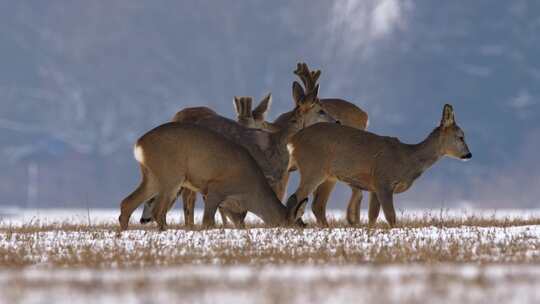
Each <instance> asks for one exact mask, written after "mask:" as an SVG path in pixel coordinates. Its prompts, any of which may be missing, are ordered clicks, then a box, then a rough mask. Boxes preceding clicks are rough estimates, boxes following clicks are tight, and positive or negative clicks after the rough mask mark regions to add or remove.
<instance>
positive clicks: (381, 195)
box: [377, 189, 396, 227]
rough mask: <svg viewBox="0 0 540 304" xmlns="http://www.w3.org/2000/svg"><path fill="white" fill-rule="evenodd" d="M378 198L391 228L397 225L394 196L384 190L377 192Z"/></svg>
mask: <svg viewBox="0 0 540 304" xmlns="http://www.w3.org/2000/svg"><path fill="white" fill-rule="evenodd" d="M377 198H378V199H379V203H380V205H381V206H382V209H383V212H384V217H385V218H386V221H387V222H388V225H390V227H394V226H395V225H396V211H395V210H394V194H393V193H392V191H391V190H387V189H383V190H379V191H377Z"/></svg>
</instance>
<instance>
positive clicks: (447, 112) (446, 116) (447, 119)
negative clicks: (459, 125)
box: [441, 104, 456, 128]
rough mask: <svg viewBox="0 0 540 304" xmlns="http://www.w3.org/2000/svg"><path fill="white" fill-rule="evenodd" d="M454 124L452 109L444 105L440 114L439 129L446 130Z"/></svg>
mask: <svg viewBox="0 0 540 304" xmlns="http://www.w3.org/2000/svg"><path fill="white" fill-rule="evenodd" d="M455 123H456V121H455V119H454V109H453V108H452V106H451V105H449V104H445V105H444V108H443V113H442V119H441V127H443V128H447V127H449V126H451V125H453V124H455Z"/></svg>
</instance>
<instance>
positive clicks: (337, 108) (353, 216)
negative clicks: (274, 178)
mask: <svg viewBox="0 0 540 304" xmlns="http://www.w3.org/2000/svg"><path fill="white" fill-rule="evenodd" d="M294 73H295V74H296V75H297V76H298V77H299V78H300V80H301V81H302V83H303V84H304V86H305V88H306V90H308V91H309V90H310V89H312V88H314V87H315V86H316V85H317V81H318V79H319V77H320V76H321V71H320V70H314V71H310V69H309V67H308V65H307V64H306V63H298V65H297V68H296V70H295V71H294ZM320 101H321V105H322V106H323V108H324V109H325V110H326V111H327V112H328V113H329V114H330V115H332V117H334V118H335V119H337V120H339V121H340V122H341V124H342V125H344V126H349V127H353V128H357V129H360V130H365V129H366V128H367V126H368V123H369V120H368V115H367V113H366V112H364V111H363V110H362V109H360V108H359V107H357V106H356V105H355V104H353V103H351V102H348V101H346V100H343V99H337V98H321V99H320ZM335 185H336V180H333V179H328V180H326V181H324V182H323V183H322V184H320V185H319V187H318V188H317V190H316V191H315V194H314V198H313V203H312V211H313V214H314V215H315V218H316V219H317V223H318V224H319V225H321V226H328V221H327V219H326V205H327V204H328V199H329V197H330V194H331V193H332V190H333V189H334V187H335ZM350 187H351V191H352V193H351V198H350V199H349V203H348V204H347V216H346V218H347V222H348V223H349V224H351V225H356V224H358V222H359V220H360V204H361V202H362V190H360V189H358V188H356V187H354V186H352V185H350Z"/></svg>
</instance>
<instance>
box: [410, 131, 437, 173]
mask: <svg viewBox="0 0 540 304" xmlns="http://www.w3.org/2000/svg"><path fill="white" fill-rule="evenodd" d="M440 143H441V132H440V130H439V128H436V129H435V130H433V132H431V133H430V134H429V135H428V137H427V138H426V139H424V140H423V141H422V142H420V143H418V144H416V145H412V153H411V156H410V159H409V161H410V163H411V164H414V165H415V167H417V168H418V170H419V171H420V172H423V171H425V170H426V169H428V168H430V167H431V166H432V165H433V164H434V163H436V162H437V161H438V160H439V159H440V158H441V157H442V156H443V153H442V151H441V148H440V147H441V144H440Z"/></svg>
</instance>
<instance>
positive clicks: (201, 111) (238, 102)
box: [139, 94, 282, 227]
mask: <svg viewBox="0 0 540 304" xmlns="http://www.w3.org/2000/svg"><path fill="white" fill-rule="evenodd" d="M271 100H272V95H271V94H268V95H266V96H265V97H264V98H263V99H262V100H261V102H260V104H259V105H258V106H257V108H255V109H254V110H253V111H252V110H251V105H252V98H251V97H236V96H235V97H234V106H235V109H236V114H237V119H238V121H239V123H240V124H241V125H243V126H245V127H248V128H258V129H263V130H268V131H275V127H274V126H273V125H272V124H271V123H268V122H266V121H265V115H266V112H267V111H268V109H269V107H270V104H271ZM211 117H220V116H219V115H218V113H216V112H215V111H214V110H212V109H210V108H208V107H191V108H185V109H182V110H181V111H179V112H177V113H176V114H175V115H174V117H173V118H172V119H171V122H183V123H193V124H197V123H198V122H199V121H203V120H205V119H208V118H211ZM218 119H219V118H218ZM180 195H182V201H183V208H184V223H185V225H186V226H188V227H191V226H193V224H194V222H195V221H194V214H193V211H194V209H195V201H196V199H197V193H196V192H193V191H192V190H190V189H187V188H182V189H180V191H179V193H178V196H180ZM281 199H282V198H280V200H281ZM175 201H176V198H175V199H173V200H172V201H171V204H170V206H169V207H168V208H167V209H168V210H170V209H171V208H172V206H173V205H174V202H175ZM152 202H153V200H150V201H148V202H146V203H145V205H144V210H143V213H142V215H141V218H140V220H139V222H140V223H141V224H147V223H149V222H151V221H152ZM218 210H219V213H220V214H221V218H222V221H223V224H226V222H227V219H226V216H225V214H226V213H225V212H224V209H223V208H221V207H220V208H219V209H218ZM229 216H232V215H230V214H229Z"/></svg>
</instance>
